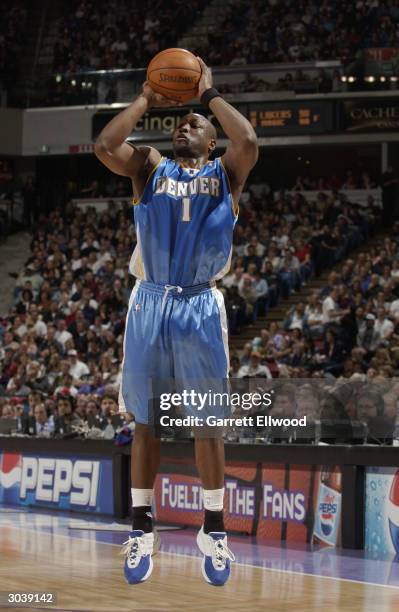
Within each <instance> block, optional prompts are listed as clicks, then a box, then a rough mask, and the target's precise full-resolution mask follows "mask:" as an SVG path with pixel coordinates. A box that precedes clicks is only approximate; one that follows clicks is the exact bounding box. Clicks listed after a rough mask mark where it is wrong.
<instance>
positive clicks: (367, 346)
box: [357, 313, 382, 359]
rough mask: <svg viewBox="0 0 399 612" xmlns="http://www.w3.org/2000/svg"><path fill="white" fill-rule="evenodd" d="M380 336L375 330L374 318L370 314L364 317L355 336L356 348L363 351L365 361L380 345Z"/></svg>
mask: <svg viewBox="0 0 399 612" xmlns="http://www.w3.org/2000/svg"><path fill="white" fill-rule="evenodd" d="M381 340H382V338H381V334H380V332H379V331H377V330H376V329H375V316H374V315H373V314H371V313H369V314H368V315H366V317H365V320H364V323H363V325H361V327H360V329H359V333H358V336H357V346H359V347H360V348H362V349H364V351H365V353H366V359H369V358H370V356H371V355H372V354H373V353H374V352H375V351H376V349H377V348H378V347H379V346H380V344H381Z"/></svg>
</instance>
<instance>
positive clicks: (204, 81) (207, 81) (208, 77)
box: [197, 55, 213, 98]
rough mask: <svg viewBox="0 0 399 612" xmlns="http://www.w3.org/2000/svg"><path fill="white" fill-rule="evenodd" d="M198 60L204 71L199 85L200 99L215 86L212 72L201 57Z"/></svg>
mask: <svg viewBox="0 0 399 612" xmlns="http://www.w3.org/2000/svg"><path fill="white" fill-rule="evenodd" d="M197 60H198V61H199V63H200V66H201V70H202V74H201V78H200V80H199V83H198V97H199V98H200V97H201V96H202V94H203V93H204V91H206V90H207V89H209V88H210V87H212V86H213V77H212V70H211V69H210V68H209V66H207V65H206V64H205V62H204V61H203V60H202V59H201V58H200V57H198V55H197Z"/></svg>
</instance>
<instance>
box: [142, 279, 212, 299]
mask: <svg viewBox="0 0 399 612" xmlns="http://www.w3.org/2000/svg"><path fill="white" fill-rule="evenodd" d="M136 287H138V288H139V289H144V290H145V291H149V292H151V293H159V294H160V295H165V293H166V294H168V293H169V292H170V293H173V295H180V296H181V297H182V296H188V295H197V294H198V293H204V292H205V291H210V290H211V289H212V288H213V287H216V282H215V281H209V282H208V283H202V284H201V285H192V286H191V287H181V286H180V285H167V284H165V285H163V284H161V283H151V282H150V281H144V280H137V281H136Z"/></svg>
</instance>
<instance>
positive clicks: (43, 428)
mask: <svg viewBox="0 0 399 612" xmlns="http://www.w3.org/2000/svg"><path fill="white" fill-rule="evenodd" d="M34 417H35V421H34V434H33V435H35V436H37V437H39V438H49V437H50V436H52V435H53V433H54V420H53V418H51V417H50V418H49V417H48V416H47V412H46V408H45V406H44V404H42V403H40V404H36V406H35V407H34Z"/></svg>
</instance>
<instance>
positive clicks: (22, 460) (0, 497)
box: [0, 451, 114, 515]
mask: <svg viewBox="0 0 399 612" xmlns="http://www.w3.org/2000/svg"><path fill="white" fill-rule="evenodd" d="M0 503H3V504H15V505H22V506H42V507H46V508H52V509H59V510H76V511H80V512H88V513H93V514H110V515H113V513H114V496H113V482H112V459H102V458H101V459H100V458H96V457H90V456H71V455H65V454H64V455H60V454H57V453H53V454H51V455H50V454H39V455H36V454H31V453H14V452H8V451H4V452H2V453H0Z"/></svg>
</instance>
